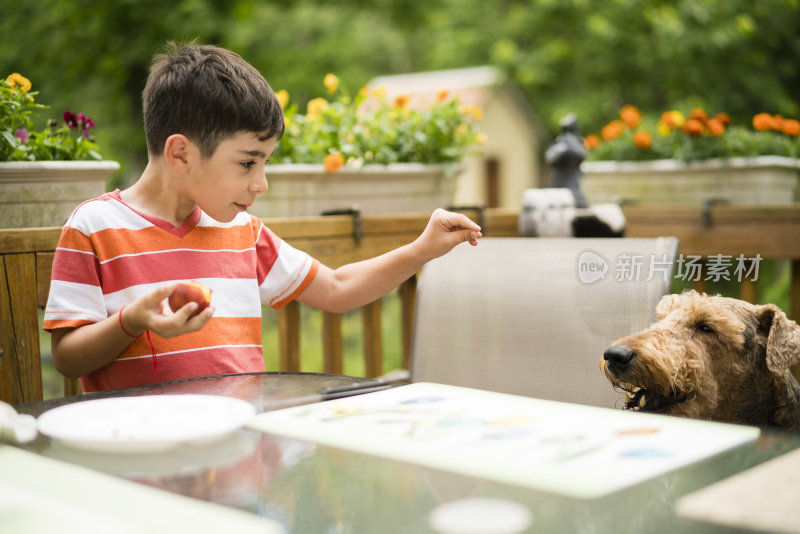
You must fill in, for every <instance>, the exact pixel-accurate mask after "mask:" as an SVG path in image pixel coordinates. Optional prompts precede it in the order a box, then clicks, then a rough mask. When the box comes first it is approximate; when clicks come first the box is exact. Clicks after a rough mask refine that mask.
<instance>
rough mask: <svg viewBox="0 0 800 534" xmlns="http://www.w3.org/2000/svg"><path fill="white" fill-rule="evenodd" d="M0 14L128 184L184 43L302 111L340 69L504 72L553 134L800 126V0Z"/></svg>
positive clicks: (48, 2)
mask: <svg viewBox="0 0 800 534" xmlns="http://www.w3.org/2000/svg"><path fill="white" fill-rule="evenodd" d="M0 14H2V16H0V74H2V75H7V74H10V73H11V72H19V73H21V74H23V75H25V76H26V77H28V78H29V79H30V80H31V81H32V82H33V85H34V90H38V91H40V96H39V101H41V102H42V103H46V104H50V105H51V106H52V109H51V110H49V111H51V112H52V116H53V117H58V116H60V114H61V113H62V112H63V110H64V109H71V110H72V111H75V112H84V113H86V114H87V115H89V116H91V117H92V118H93V119H94V120H95V122H96V123H97V129H96V131H95V133H96V136H97V138H98V142H99V143H100V146H101V148H102V149H103V153H104V156H105V157H106V158H108V159H115V160H117V161H119V162H120V163H121V164H122V168H123V170H122V174H121V175H120V178H119V179H120V180H121V181H122V182H129V181H131V180H133V179H135V177H136V176H137V175H138V173H139V171H140V170H141V168H143V166H144V163H145V160H146V150H145V143H144V135H143V133H142V132H141V117H140V103H139V99H140V94H141V89H142V87H143V85H144V81H145V78H146V76H147V71H148V65H149V62H150V58H151V57H152V55H153V54H155V53H157V52H158V51H159V50H160V49H161V47H162V46H163V44H164V43H165V42H166V41H167V40H171V39H172V40H179V41H180V40H188V39H193V38H197V39H198V40H199V41H200V42H201V43H215V44H219V45H222V46H225V47H228V48H231V49H233V50H235V51H236V52H238V53H240V54H241V55H243V56H244V57H245V58H246V59H247V60H249V61H250V62H251V63H253V64H254V65H255V66H256V67H257V68H258V69H259V70H261V72H262V73H263V74H264V75H265V76H266V77H267V79H268V80H269V81H270V82H271V84H272V85H273V86H274V87H275V88H276V89H287V90H288V91H289V92H290V94H291V96H292V100H293V101H295V102H297V101H300V102H304V101H307V100H309V99H310V98H312V97H314V96H320V95H321V94H322V93H323V87H322V78H323V76H324V75H325V74H326V73H327V72H334V73H335V74H337V75H338V76H339V77H340V78H341V79H342V80H343V82H344V83H346V84H347V85H348V86H349V87H351V88H358V87H360V86H361V85H363V84H365V83H366V82H367V81H368V80H370V79H371V78H372V77H374V76H377V75H384V74H391V73H400V72H411V71H421V70H434V69H443V68H455V67H466V66H474V65H482V64H492V65H495V66H497V67H500V68H501V69H503V70H504V71H505V72H506V73H507V74H508V76H509V77H510V78H511V79H512V80H514V81H515V82H516V83H517V84H518V85H519V86H520V87H521V88H522V90H523V92H524V94H525V95H526V96H527V98H528V100H529V101H530V103H531V105H532V106H533V108H534V109H535V110H536V112H537V113H538V114H539V116H540V117H541V118H542V119H543V121H544V122H545V124H546V126H547V127H548V128H550V129H551V131H552V132H553V133H554V134H555V133H556V132H557V124H558V120H559V119H560V118H561V117H563V116H564V115H565V114H567V113H568V112H576V113H577V114H578V116H579V117H580V120H581V123H582V126H583V130H584V131H596V130H599V129H600V127H602V125H603V124H605V123H606V122H607V121H608V120H610V119H611V118H614V117H615V116H616V113H617V111H618V110H619V108H620V107H621V106H622V105H624V104H633V105H636V106H637V107H639V108H640V109H641V110H642V111H643V112H645V113H647V112H651V113H660V112H661V111H663V110H665V109H669V108H672V107H678V106H683V107H687V106H702V107H705V108H706V109H708V110H709V112H710V113H714V112H718V111H725V112H727V113H729V114H730V115H731V116H732V117H733V119H734V124H736V123H740V124H746V123H748V122H749V120H750V118H751V117H752V116H753V114H755V113H757V112H760V111H765V112H769V113H780V114H783V115H784V116H788V117H798V116H800V103H799V102H798V88H800V69H798V68H797V59H798V58H800V0H759V1H758V2H753V1H752V0H726V1H724V2H720V1H717V0H424V1H422V0H372V1H367V0H341V1H337V2H324V1H311V0H292V1H289V0H173V1H171V2H163V1H156V0H116V1H108V0H91V1H90V0H37V1H36V2H20V1H18V0H0ZM42 120H45V118H43V119H42ZM122 176H124V177H125V178H122Z"/></svg>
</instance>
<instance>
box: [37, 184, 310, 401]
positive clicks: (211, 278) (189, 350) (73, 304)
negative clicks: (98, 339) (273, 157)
mask: <svg viewBox="0 0 800 534" xmlns="http://www.w3.org/2000/svg"><path fill="white" fill-rule="evenodd" d="M318 267H319V262H317V261H316V260H314V259H313V258H311V257H310V256H309V255H308V254H306V253H304V252H301V251H299V250H297V249H294V248H292V247H291V246H289V245H288V244H287V243H286V242H284V241H283V240H281V239H280V238H279V237H278V236H276V235H275V234H274V233H272V232H271V231H270V230H269V229H268V228H267V227H266V226H264V224H263V223H262V222H261V221H260V220H259V219H258V218H256V217H253V216H252V215H249V214H247V213H240V214H239V215H237V216H236V217H235V218H234V219H233V220H232V221H230V222H227V223H221V222H218V221H216V220H214V219H212V218H211V217H209V216H208V215H206V214H205V213H203V212H202V211H201V210H200V208H199V207H195V210H194V212H193V213H192V215H191V216H190V217H189V218H188V219H187V221H186V222H185V223H184V224H183V225H181V226H180V227H175V226H173V225H171V224H169V223H167V222H166V221H163V220H161V219H157V218H154V217H150V216H148V215H145V214H142V213H139V212H137V211H136V210H134V209H133V208H131V207H130V206H128V205H126V204H125V203H124V202H123V201H122V200H121V198H120V193H119V190H117V191H114V192H112V193H106V194H104V195H102V196H100V197H98V198H96V199H93V200H89V201H87V202H84V203H83V204H81V205H80V206H78V208H76V209H75V211H74V212H73V213H72V215H71V217H70V218H69V219H68V220H67V223H66V225H65V226H64V228H63V230H62V233H61V238H60V239H59V242H58V248H57V249H56V253H55V258H54V261H53V274H52V282H51V285H50V295H49V298H48V301H47V308H46V310H45V315H44V329H45V330H48V331H53V330H56V329H59V328H73V327H77V326H81V325H85V324H89V323H95V322H98V321H101V320H103V319H105V318H107V317H110V316H112V315H114V314H116V313H117V312H118V311H119V310H120V308H122V306H124V305H126V304H129V303H130V302H132V301H133V300H134V299H136V298H138V297H140V296H142V295H144V294H146V293H148V292H150V291H152V290H153V289H154V288H156V287H158V286H160V285H163V284H165V283H170V282H175V281H182V280H198V281H200V282H202V283H204V284H206V285H207V286H208V287H209V288H210V289H211V291H212V294H211V305H212V306H214V307H215V308H216V310H215V312H214V316H213V317H212V318H211V320H210V321H209V322H208V323H207V324H206V325H205V326H204V327H203V328H201V329H200V330H198V331H196V332H192V333H189V334H184V335H181V336H177V337H173V338H170V339H165V338H162V337H160V336H158V335H156V334H154V333H152V332H151V333H150V337H151V340H152V343H153V346H154V349H155V351H156V353H157V355H158V356H157V357H158V362H157V364H158V365H157V373H154V369H153V362H152V351H151V348H150V345H149V343H148V341H147V337H146V336H144V335H143V336H141V337H139V338H136V339H135V340H133V342H132V343H131V344H130V346H129V347H128V348H127V349H126V350H125V351H124V352H123V353H122V354H121V355H120V356H119V357H118V358H117V359H115V360H114V361H112V362H111V363H109V364H108V365H106V366H105V367H102V368H101V369H98V370H96V371H93V372H91V373H89V374H88V375H86V376H83V377H81V384H82V386H83V390H84V391H87V392H88V391H99V390H106V389H117V388H122V387H128V386H133V385H139V384H148V383H154V382H163V381H166V380H176V379H181V378H190V377H196V376H208V375H215V374H227V373H241V372H258V371H264V369H265V367H264V358H263V353H262V347H261V305H262V304H265V305H268V306H270V307H272V308H274V309H279V308H280V307H281V306H283V305H285V304H286V303H287V302H289V301H291V300H292V299H294V298H295V297H296V296H297V295H298V294H299V293H300V292H302V291H303V289H305V288H306V287H307V286H308V284H309V283H310V282H311V280H312V279H313V277H314V275H315V274H316V272H317V269H318Z"/></svg>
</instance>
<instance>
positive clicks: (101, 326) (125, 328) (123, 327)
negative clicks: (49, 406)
mask: <svg viewBox="0 0 800 534" xmlns="http://www.w3.org/2000/svg"><path fill="white" fill-rule="evenodd" d="M173 289H174V284H166V285H163V286H161V287H158V288H156V289H154V290H153V291H151V292H150V293H148V294H146V295H143V296H141V297H139V298H138V299H136V300H134V301H133V302H131V303H130V304H128V305H126V306H125V307H124V308H123V309H122V310H121V311H119V312H117V313H115V314H114V315H112V316H111V317H108V318H106V319H104V320H102V321H99V322H97V323H91V324H87V325H83V326H79V327H77V328H62V329H60V330H56V331H54V332H53V334H52V336H51V338H50V345H51V348H52V353H53V363H54V364H55V367H56V369H58V370H59V371H60V372H61V374H63V375H64V376H68V377H70V378H79V377H81V376H83V375H85V374H87V373H90V372H92V371H95V370H97V369H100V368H101V367H103V366H105V365H107V364H109V363H111V362H112V361H113V360H114V359H115V358H116V357H117V356H119V355H120V354H122V351H124V350H125V349H126V348H127V347H128V345H130V344H131V342H132V341H133V340H134V336H139V335H142V334H144V332H145V330H151V331H153V332H155V333H157V334H158V335H160V336H161V337H165V338H167V337H175V336H178V335H180V334H185V333H188V332H194V331H195V330H199V329H200V328H202V327H203V326H204V325H205V324H206V323H207V322H208V320H209V319H210V318H211V315H212V314H213V313H214V308H213V307H212V306H209V307H208V308H206V309H204V310H203V311H202V312H200V313H199V314H197V315H195V316H194V317H192V316H191V315H192V313H193V312H194V311H195V310H196V309H197V303H195V302H190V303H188V304H186V305H185V306H183V307H182V308H181V309H180V310H178V311H176V312H175V313H164V310H163V307H162V303H163V300H164V299H165V298H167V297H168V296H169V295H170V294H171V293H172V290H173Z"/></svg>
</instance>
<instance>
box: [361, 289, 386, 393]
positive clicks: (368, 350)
mask: <svg viewBox="0 0 800 534" xmlns="http://www.w3.org/2000/svg"><path fill="white" fill-rule="evenodd" d="M362 317H363V323H364V369H365V374H366V375H367V377H369V378H372V377H376V376H378V375H380V374H381V373H382V372H383V336H382V335H381V301H380V300H376V301H375V302H371V303H369V304H367V305H366V306H364V307H363V308H362Z"/></svg>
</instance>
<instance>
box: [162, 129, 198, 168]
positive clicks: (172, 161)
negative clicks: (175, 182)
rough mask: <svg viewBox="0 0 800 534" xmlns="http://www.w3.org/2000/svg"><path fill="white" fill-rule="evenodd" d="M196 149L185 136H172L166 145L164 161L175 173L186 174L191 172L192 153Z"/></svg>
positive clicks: (168, 138)
mask: <svg viewBox="0 0 800 534" xmlns="http://www.w3.org/2000/svg"><path fill="white" fill-rule="evenodd" d="M196 148H197V147H195V146H194V144H193V143H192V142H191V141H190V140H189V138H188V137H186V136H185V135H183V134H173V135H170V136H169V137H167V141H166V142H165V143H164V159H165V160H166V162H167V164H168V165H169V166H170V167H172V169H173V170H174V171H175V172H177V173H180V174H184V173H186V172H188V171H189V163H190V160H191V155H192V154H191V153H192V151H193V150H196Z"/></svg>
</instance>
